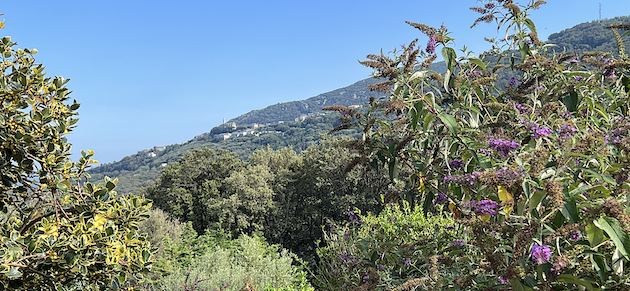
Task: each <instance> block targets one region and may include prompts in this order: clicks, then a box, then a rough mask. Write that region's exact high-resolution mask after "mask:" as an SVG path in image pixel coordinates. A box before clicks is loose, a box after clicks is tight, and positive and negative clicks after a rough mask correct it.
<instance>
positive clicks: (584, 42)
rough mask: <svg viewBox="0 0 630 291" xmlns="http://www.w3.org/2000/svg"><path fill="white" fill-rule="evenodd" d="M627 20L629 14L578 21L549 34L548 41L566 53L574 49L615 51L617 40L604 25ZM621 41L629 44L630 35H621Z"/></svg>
mask: <svg viewBox="0 0 630 291" xmlns="http://www.w3.org/2000/svg"><path fill="white" fill-rule="evenodd" d="M629 22H630V16H618V17H615V18H609V19H602V20H593V21H591V22H585V23H580V24H578V25H576V26H574V27H571V28H568V29H565V30H563V31H560V32H558V33H553V34H551V35H549V40H548V43H553V44H556V45H558V46H559V48H557V49H556V50H557V51H563V50H566V51H567V52H568V53H573V52H574V51H578V52H588V51H602V52H611V53H616V52H617V42H616V41H615V36H614V35H613V33H612V32H611V31H610V29H606V26H608V25H611V24H617V23H629ZM623 42H624V44H625V45H626V47H628V46H629V45H630V37H629V36H625V37H623Z"/></svg>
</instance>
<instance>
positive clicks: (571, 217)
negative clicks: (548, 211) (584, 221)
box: [560, 197, 580, 223]
mask: <svg viewBox="0 0 630 291" xmlns="http://www.w3.org/2000/svg"><path fill="white" fill-rule="evenodd" d="M560 212H562V215H564V217H565V218H566V219H567V220H568V221H569V222H570V223H576V222H578V221H580V217H579V214H578V209H577V205H576V203H575V198H573V197H569V198H565V199H564V205H562V208H561V209H560Z"/></svg>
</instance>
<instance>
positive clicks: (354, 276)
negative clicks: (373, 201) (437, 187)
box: [314, 202, 479, 290]
mask: <svg viewBox="0 0 630 291" xmlns="http://www.w3.org/2000/svg"><path fill="white" fill-rule="evenodd" d="M439 208H441V207H439ZM349 216H350V223H348V224H346V225H345V227H339V226H336V225H331V226H330V229H329V231H328V232H326V236H325V239H324V244H325V247H321V248H319V249H318V255H319V257H320V259H321V264H320V267H319V269H318V272H317V275H316V276H315V278H314V284H315V285H316V286H317V287H319V288H320V289H321V290H353V289H354V288H357V287H359V286H361V288H368V289H370V290H374V289H378V290H389V289H393V288H395V287H396V286H399V285H401V284H403V283H405V282H406V281H407V280H408V279H410V278H416V281H413V282H412V283H414V282H415V284H416V285H415V286H421V285H426V286H430V285H431V286H433V287H435V286H437V285H446V284H445V283H444V282H448V281H453V280H455V279H456V278H458V277H461V275H462V274H465V273H467V272H469V271H474V269H476V266H474V265H470V264H469V263H470V260H471V259H472V258H475V257H478V256H479V253H478V252H475V251H474V250H473V248H470V247H469V246H470V245H469V244H468V237H467V236H466V234H464V233H463V228H462V227H461V226H459V225H458V223H457V222H456V221H455V220H454V219H453V218H452V217H451V216H450V215H445V214H431V213H428V214H425V213H423V212H422V210H421V208H420V207H418V206H416V207H411V206H410V205H409V203H406V202H403V206H402V207H400V206H398V205H396V204H390V205H388V206H387V207H385V208H384V209H383V211H381V213H380V214H379V215H378V216H375V215H373V214H370V213H368V214H367V215H365V216H362V215H361V214H359V213H354V212H350V213H349ZM438 261H439V262H440V263H438ZM438 280H442V281H444V282H441V283H439V284H437V283H435V282H436V281H438ZM429 282H433V283H431V284H430V283H429ZM410 284H411V283H410ZM426 286H425V287H426Z"/></svg>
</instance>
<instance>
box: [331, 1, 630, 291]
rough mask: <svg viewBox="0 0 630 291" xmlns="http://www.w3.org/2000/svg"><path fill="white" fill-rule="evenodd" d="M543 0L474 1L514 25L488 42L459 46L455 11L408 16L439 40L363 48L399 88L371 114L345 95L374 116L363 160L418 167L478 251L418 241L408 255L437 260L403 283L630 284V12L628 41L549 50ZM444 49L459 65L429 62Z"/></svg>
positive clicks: (359, 121)
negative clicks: (440, 17)
mask: <svg viewBox="0 0 630 291" xmlns="http://www.w3.org/2000/svg"><path fill="white" fill-rule="evenodd" d="M541 4H544V1H531V2H529V4H527V5H520V4H518V3H514V2H513V1H511V0H497V1H493V0H490V1H482V2H481V5H480V6H479V7H473V8H471V9H473V10H474V11H477V12H479V13H481V16H480V18H479V19H477V21H476V22H475V24H477V23H479V22H489V23H490V22H496V23H497V24H498V28H499V29H500V30H501V31H502V34H503V35H505V38H504V39H502V40H499V41H497V42H496V43H495V46H494V48H493V50H492V51H490V52H487V53H484V54H482V55H479V56H475V55H473V54H472V53H471V52H469V51H467V50H466V49H464V50H462V52H461V53H458V52H457V51H456V50H455V49H453V48H452V47H451V45H452V44H453V39H452V38H450V37H449V31H448V29H447V28H446V26H444V25H443V26H442V27H440V28H434V27H430V26H427V25H424V24H420V23H413V22H408V23H409V24H410V25H412V26H413V27H415V28H417V29H418V30H420V32H421V33H423V34H425V35H426V36H427V37H428V38H429V41H428V43H427V45H426V48H424V49H420V48H419V46H418V45H417V42H418V40H414V41H413V42H411V43H410V45H409V46H405V47H403V49H402V50H395V51H394V52H392V53H391V55H384V54H383V53H381V54H379V55H376V54H373V55H368V60H366V61H363V62H362V63H363V64H364V65H366V66H368V67H371V68H373V69H375V76H376V77H379V78H384V79H385V81H384V82H382V83H379V84H376V85H373V86H371V89H374V90H379V91H384V92H387V93H389V94H390V98H389V100H387V101H386V102H372V103H371V108H370V110H369V111H368V112H367V114H361V113H359V112H358V111H356V110H352V109H350V108H344V107H335V108H331V109H334V110H338V111H340V112H341V113H342V114H344V115H345V116H344V118H345V119H344V121H345V122H346V123H345V124H344V125H342V126H343V127H344V128H347V127H350V126H358V127H359V128H361V129H362V130H363V132H364V136H363V138H362V139H361V140H358V141H356V143H355V144H356V147H357V148H361V149H362V150H361V152H360V153H361V158H360V162H363V163H364V164H368V165H372V166H373V167H380V168H383V169H387V170H388V171H389V173H390V177H391V179H392V180H396V179H398V173H402V172H403V171H407V172H408V173H409V174H408V175H407V176H408V178H409V179H408V181H409V183H413V184H414V185H415V186H416V188H417V189H418V191H417V194H416V196H417V198H416V200H418V201H421V203H422V205H423V209H424V212H425V213H431V212H439V210H440V209H442V206H439V207H435V206H434V205H438V204H440V205H443V206H444V208H443V209H444V210H445V212H443V214H444V215H450V216H452V218H454V219H455V222H456V226H455V229H457V230H458V231H461V233H462V234H464V235H465V236H464V237H463V239H462V240H461V241H457V242H453V243H452V244H453V245H454V246H457V247H458V248H459V247H461V248H463V249H464V250H465V251H466V252H468V251H470V252H472V254H473V255H470V256H468V258H469V259H468V260H458V261H455V260H453V259H452V258H451V256H452V255H457V254H455V253H452V254H443V255H436V256H426V253H423V252H422V251H421V250H419V249H417V248H416V252H414V253H411V254H409V257H407V258H409V259H410V260H411V262H413V263H414V264H418V265H423V266H428V270H429V271H428V272H427V273H425V274H423V275H422V278H419V279H414V278H409V277H408V279H409V280H408V281H406V282H405V283H404V284H401V285H400V286H398V287H396V288H395V289H394V290H410V289H411V288H416V287H417V288H423V289H429V290H499V289H503V290H550V289H553V290H575V289H579V290H585V289H586V290H597V289H599V288H602V289H606V290H627V289H628V287H629V286H630V276H629V274H630V273H628V272H627V271H626V269H627V268H628V264H629V263H630V236H629V235H628V232H629V231H630V217H629V216H628V209H629V205H628V204H629V202H630V201H629V197H630V179H629V177H630V75H629V74H628V72H629V71H628V70H629V69H630V59H629V58H628V56H627V55H626V53H625V48H624V45H623V42H622V37H623V36H624V35H627V34H628V33H627V32H625V33H624V31H625V30H630V24H623V23H620V24H615V25H610V26H608V28H610V29H611V31H612V35H613V36H614V37H615V39H616V40H617V43H618V47H619V49H618V52H615V53H606V52H587V53H584V54H577V53H574V52H564V53H560V54H553V53H548V49H549V47H550V46H549V45H546V44H544V43H542V42H540V40H539V39H538V37H537V29H536V26H535V24H534V22H533V21H532V20H531V19H530V18H529V15H530V13H531V11H532V10H534V9H537V8H539V6H540V5H541ZM622 33H624V34H623V35H622ZM438 53H441V55H442V56H443V57H444V59H445V63H446V66H447V68H448V69H447V71H446V73H445V74H437V73H435V72H432V71H431V70H429V67H430V64H431V63H432V62H433V61H434V60H435V59H436V58H437V54H438ZM490 57H492V58H490ZM497 60H499V61H497ZM500 71H503V72H508V73H509V74H512V75H513V78H511V79H510V81H509V83H508V84H507V85H506V86H497V85H496V83H497V78H496V76H497V73H498V72H500ZM380 113H385V114H389V113H395V114H396V116H397V117H398V118H397V119H396V120H392V119H383V118H380V117H379V114H380ZM366 253H370V252H366ZM385 257H387V256H375V257H374V260H370V262H371V263H372V264H373V265H372V266H373V267H374V268H375V269H376V270H377V272H380V276H381V277H383V276H385V277H387V276H388V275H389V274H388V272H389V270H390V269H387V268H384V269H379V266H380V265H381V264H382V265H387V262H384V261H381V260H382V258H385ZM366 259H367V258H366ZM364 261H365V260H364ZM458 264H459V265H458ZM451 269H452V270H465V269H468V270H472V271H471V272H466V273H464V274H460V273H458V272H459V271H449V270H451ZM432 270H435V271H432ZM437 270H446V271H445V272H437ZM370 277H372V276H370ZM364 283H365V284H367V282H365V281H364ZM370 283H371V284H379V283H378V282H372V281H370ZM359 284H362V283H361V282H357V285H359ZM419 286H421V287H419ZM578 286H579V287H578ZM362 288H364V290H366V289H368V288H369V287H368V286H367V285H366V286H363V287H362Z"/></svg>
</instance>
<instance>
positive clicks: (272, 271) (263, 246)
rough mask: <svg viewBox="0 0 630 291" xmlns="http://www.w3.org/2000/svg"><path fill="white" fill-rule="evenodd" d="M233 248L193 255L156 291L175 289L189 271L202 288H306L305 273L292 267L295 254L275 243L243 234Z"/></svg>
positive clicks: (166, 278)
mask: <svg viewBox="0 0 630 291" xmlns="http://www.w3.org/2000/svg"><path fill="white" fill-rule="evenodd" d="M234 243H235V246H233V247H221V246H216V247H213V248H210V249H208V250H207V251H206V252H205V253H203V254H202V255H201V256H198V257H194V258H193V259H192V261H191V263H190V267H183V266H182V267H178V268H176V269H175V270H174V271H173V272H172V273H171V274H170V275H168V276H166V277H164V278H163V280H162V282H161V283H159V284H157V286H155V287H154V288H155V290H177V289H178V288H180V287H181V286H183V284H184V281H185V280H186V277H187V276H188V274H190V275H191V277H197V278H198V279H199V280H205V279H209V280H207V281H203V282H200V283H199V287H201V288H210V289H220V288H221V287H223V286H225V284H227V283H229V285H228V287H227V288H226V289H225V290H244V289H245V288H246V286H247V284H249V285H251V286H252V287H253V288H255V289H256V290H262V289H264V288H266V287H269V288H267V290H309V288H310V287H309V286H310V285H309V284H308V283H307V282H306V280H305V277H306V274H305V272H304V271H302V270H300V268H299V267H296V266H293V263H294V256H292V255H291V254H290V253H289V252H288V251H287V250H281V251H280V249H279V246H278V245H271V246H270V245H268V244H267V243H266V242H265V241H264V239H263V238H261V237H260V236H257V235H254V236H247V235H242V236H241V237H240V238H239V239H237V240H235V241H234Z"/></svg>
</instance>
